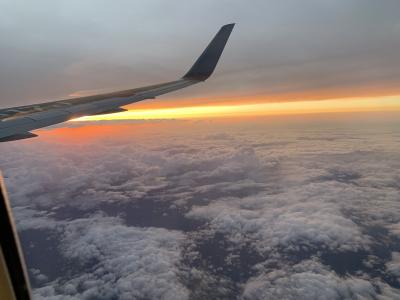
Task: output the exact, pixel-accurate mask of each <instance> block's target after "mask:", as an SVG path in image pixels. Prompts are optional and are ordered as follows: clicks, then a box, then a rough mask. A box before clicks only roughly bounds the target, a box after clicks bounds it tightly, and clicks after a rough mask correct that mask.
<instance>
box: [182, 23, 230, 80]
mask: <svg viewBox="0 0 400 300" xmlns="http://www.w3.org/2000/svg"><path fill="white" fill-rule="evenodd" d="M234 26H235V24H234V23H233V24H227V25H224V26H222V27H221V29H220V30H219V31H218V33H217V34H216V35H215V37H214V38H213V39H212V41H211V42H210V44H208V46H207V48H206V49H205V50H204V51H203V53H202V54H201V55H200V56H199V58H198V59H197V60H196V62H195V63H194V65H193V66H192V67H191V68H190V70H189V71H188V72H187V73H186V74H185V76H183V78H184V79H192V80H198V81H204V80H206V79H207V78H208V77H210V75H211V74H212V72H213V71H214V69H215V67H216V65H217V63H218V60H219V58H220V57H221V54H222V51H223V50H224V47H225V45H226V42H227V41H228V38H229V36H230V34H231V32H232V29H233V27H234Z"/></svg>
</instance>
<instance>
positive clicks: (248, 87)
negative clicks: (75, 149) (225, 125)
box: [0, 0, 400, 106]
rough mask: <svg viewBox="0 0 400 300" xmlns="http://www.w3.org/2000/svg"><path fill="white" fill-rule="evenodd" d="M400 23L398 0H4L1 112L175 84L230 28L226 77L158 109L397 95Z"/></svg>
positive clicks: (222, 69) (220, 72)
mask: <svg viewBox="0 0 400 300" xmlns="http://www.w3.org/2000/svg"><path fill="white" fill-rule="evenodd" d="M399 20H400V2H399V1H397V0H385V1H384V2H381V1H374V0H350V1H336V0H323V1H321V0H307V1H295V0H283V1H264V0H263V1H256V0H255V1H235V0H232V1H222V0H221V1H208V0H206V1H197V2H196V1H176V0H171V1H160V0H159V1H154V0H151V1H146V3H143V2H142V1H118V2H117V3H115V2H110V1H47V0H43V1H40V2H28V3H27V2H26V1H4V0H1V1H0V37H1V40H2V43H1V45H0V47H1V53H2V55H1V56H0V65H1V70H0V97H1V105H2V106H17V105H22V104H26V103H32V102H34V101H41V100H54V99H58V98H62V97H66V96H68V95H81V94H87V93H96V92H100V91H104V90H115V89H121V88H127V87H135V86H141V85H144V84H153V83H158V82H162V81H168V80H174V79H175V78H178V77H179V76H181V75H182V74H184V72H185V71H186V70H187V69H188V68H189V66H190V65H191V64H192V63H193V61H194V59H195V58H196V57H197V56H198V55H199V54H200V52H201V51H202V49H203V48H204V47H205V45H206V44H207V43H208V41H209V39H210V38H211V36H212V35H213V34H214V33H215V32H216V30H217V29H218V28H219V27H220V26H221V25H223V24H226V23H231V22H236V23H237V26H236V28H235V31H234V34H233V35H232V37H231V39H230V41H229V47H227V49H226V51H225V53H224V56H223V58H222V63H221V64H220V66H219V67H218V68H217V72H216V74H215V75H216V76H215V78H213V80H210V81H209V82H208V83H207V85H199V86H196V87H193V88H192V89H190V90H185V91H182V92H177V93H176V94H173V95H168V96H165V97H164V98H162V100H158V102H161V103H163V102H168V101H166V100H175V101H176V100H177V99H184V102H183V104H182V103H180V102H178V104H177V105H178V106H179V105H187V103H197V102H196V101H195V100H194V98H196V99H200V100H201V101H200V103H202V104H204V103H205V102H212V103H215V102H217V103H218V102H221V101H230V102H231V101H234V102H243V101H246V102H260V101H261V102H271V101H292V100H310V99H325V98H342V97H355V96H384V95H397V94H400V91H399V81H400V71H399V70H400V68H399V65H400V63H399V62H400V59H399V51H398V49H399V47H400V21H399ZM210 96H212V99H210V98H209V97H210ZM158 102H157V103H158ZM150 103H152V102H150ZM174 103H175V102H174ZM146 105H147V104H146ZM168 105H171V103H169V104H168ZM383 105H384V103H383Z"/></svg>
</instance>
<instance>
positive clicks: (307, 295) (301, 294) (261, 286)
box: [243, 260, 384, 300]
mask: <svg viewBox="0 0 400 300" xmlns="http://www.w3.org/2000/svg"><path fill="white" fill-rule="evenodd" d="M376 296H377V288H376V287H374V284H373V282H371V281H368V279H361V278H354V277H347V278H340V277H339V276H337V275H336V274H335V273H334V272H332V271H330V270H329V269H327V268H326V267H324V266H323V265H321V264H320V263H319V262H317V261H314V260H305V261H303V262H301V263H300V264H297V265H294V266H292V267H291V268H290V269H284V270H275V271H272V272H269V273H267V274H262V275H259V276H257V277H255V278H252V279H251V280H249V282H247V283H246V286H245V288H244V293H243V298H244V299H321V300H322V299H376ZM383 297H384V296H383Z"/></svg>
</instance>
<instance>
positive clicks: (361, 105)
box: [74, 95, 400, 121]
mask: <svg viewBox="0 0 400 300" xmlns="http://www.w3.org/2000/svg"><path fill="white" fill-rule="evenodd" d="M373 111H400V95H396V96H384V97H364V98H345V99H330V100H322V101H315V100H312V101H293V102H267V103H254V102H252V101H251V99H250V100H248V101H246V100H242V102H241V103H238V104H207V105H197V106H181V107H155V108H150V107H149V108H140V109H134V106H133V108H132V110H128V111H126V112H122V113H116V114H106V115H97V116H87V117H82V118H79V119H75V120H74V121H103V120H155V119H199V118H217V117H245V116H263V115H293V114H313V113H337V112H373Z"/></svg>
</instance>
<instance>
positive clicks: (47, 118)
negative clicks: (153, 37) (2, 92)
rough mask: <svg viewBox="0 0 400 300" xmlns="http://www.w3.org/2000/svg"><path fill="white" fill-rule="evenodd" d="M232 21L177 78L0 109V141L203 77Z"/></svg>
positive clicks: (114, 109)
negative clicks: (120, 89)
mask: <svg viewBox="0 0 400 300" xmlns="http://www.w3.org/2000/svg"><path fill="white" fill-rule="evenodd" d="M234 25H235V24H227V25H224V26H222V27H221V29H220V30H219V31H218V33H217V34H216V35H215V37H214V38H213V39H212V40H211V42H210V43H209V45H208V46H207V48H206V49H205V50H204V51H203V53H202V54H201V55H200V57H199V58H198V59H197V60H196V62H195V63H194V65H193V66H192V67H191V68H190V70H189V71H188V72H187V73H186V74H185V75H184V76H183V77H182V78H180V79H178V80H175V81H170V82H166V83H161V84H157V85H151V86H146V87H141V88H136V89H130V90H124V91H118V92H113V93H107V94H101V95H94V96H86V97H80V98H74V99H66V100H59V101H53V102H46V103H41V104H34V105H26V106H19V107H13V108H7V109H0V142H8V141H14V140H20V139H26V138H32V137H36V136H37V135H36V134H34V133H32V132H30V131H32V130H35V129H38V128H42V127H46V126H50V125H54V124H58V123H62V122H65V121H68V120H70V119H73V118H77V117H82V116H88V115H97V114H108V113H116V112H121V111H124V109H123V108H121V107H122V106H124V105H128V104H131V103H134V102H138V101H142V100H145V99H152V98H155V97H156V96H159V95H163V94H166V93H169V92H173V91H176V90H179V89H183V88H185V87H188V86H190V85H193V84H196V83H199V82H202V81H205V80H206V79H207V78H208V77H210V75H211V74H212V72H213V71H214V69H215V67H216V65H217V63H218V60H219V58H220V56H221V54H222V51H223V50H224V47H225V44H226V42H227V41H228V38H229V36H230V34H231V32H232V29H233V27H234Z"/></svg>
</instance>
